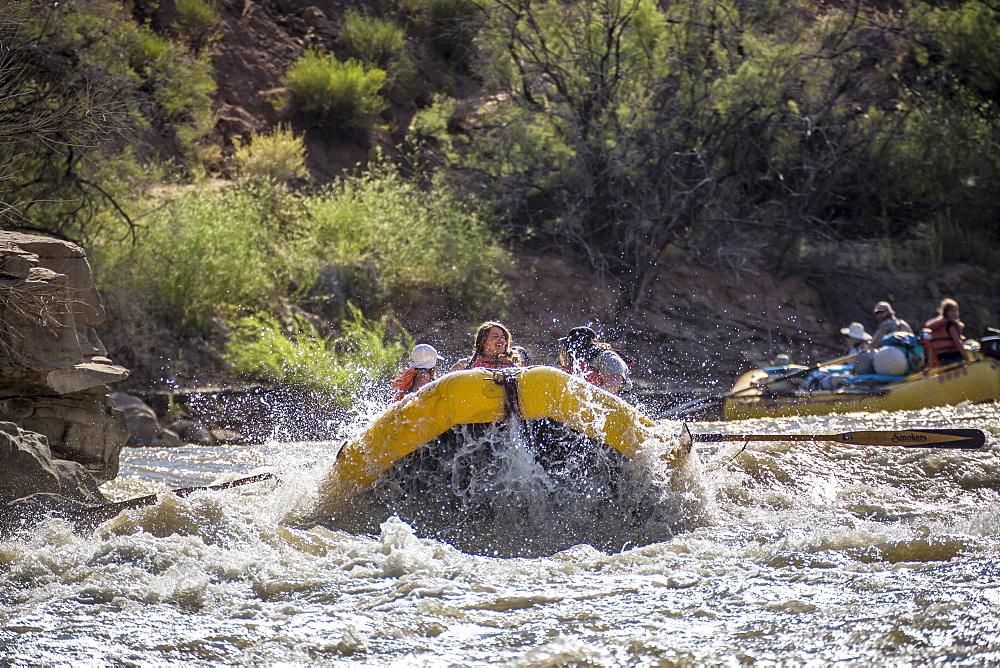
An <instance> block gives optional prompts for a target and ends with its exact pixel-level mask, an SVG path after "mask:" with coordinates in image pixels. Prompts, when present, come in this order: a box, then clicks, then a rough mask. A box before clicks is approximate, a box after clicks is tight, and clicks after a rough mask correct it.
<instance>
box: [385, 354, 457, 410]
mask: <svg viewBox="0 0 1000 668" xmlns="http://www.w3.org/2000/svg"><path fill="white" fill-rule="evenodd" d="M443 359H444V358H443V357H441V356H440V355H438V351H437V350H436V349H435V348H434V346H431V345H428V344H426V343H421V344H419V345H418V346H416V347H415V348H414V349H413V352H412V353H410V365H409V366H408V367H406V369H404V370H403V372H402V373H400V374H399V375H398V376H396V380H394V381H392V384H391V385H390V386H389V387H390V389H393V390H395V391H396V394H395V395H394V397H393V400H394V401H399V400H400V399H402V398H403V397H405V396H406V395H407V394H410V393H411V392H416V391H417V390H419V389H420V388H421V387H423V386H424V385H426V384H427V383H429V382H431V381H432V380H434V377H435V375H436V371H437V364H438V362H441V361H443Z"/></svg>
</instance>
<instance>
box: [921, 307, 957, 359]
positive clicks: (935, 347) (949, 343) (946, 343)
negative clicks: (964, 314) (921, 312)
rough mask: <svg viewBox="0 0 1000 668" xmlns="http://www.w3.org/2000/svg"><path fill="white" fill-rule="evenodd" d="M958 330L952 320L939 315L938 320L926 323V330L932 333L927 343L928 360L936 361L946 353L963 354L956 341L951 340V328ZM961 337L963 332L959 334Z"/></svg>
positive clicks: (934, 319)
mask: <svg viewBox="0 0 1000 668" xmlns="http://www.w3.org/2000/svg"><path fill="white" fill-rule="evenodd" d="M952 327H955V328H956V329H957V328H958V325H956V324H955V323H954V322H953V321H952V320H949V319H948V318H946V317H944V316H943V315H939V316H938V317H936V318H931V319H930V320H928V321H927V322H925V323H924V329H926V330H928V331H930V333H931V338H930V340H928V341H927V357H928V359H932V360H933V359H935V358H936V357H937V356H938V355H942V354H946V353H961V352H962V351H961V349H960V348H959V347H958V346H956V345H955V341H954V340H953V339H952V338H951V328H952ZM959 337H961V331H960V332H959Z"/></svg>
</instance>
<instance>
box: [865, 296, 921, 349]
mask: <svg viewBox="0 0 1000 668" xmlns="http://www.w3.org/2000/svg"><path fill="white" fill-rule="evenodd" d="M872 313H873V314H874V316H875V320H876V321H877V322H878V327H876V328H875V331H874V332H873V333H872V341H873V342H874V343H875V345H876V346H878V345H880V344H881V341H882V339H883V338H885V336H886V335H887V334H892V333H893V332H909V333H910V334H913V329H912V328H911V327H910V325H909V323H908V322H906V321H905V320H903V319H902V318H897V317H896V312H895V311H893V310H892V306H891V305H890V304H889V302H879V303H877V304H875V308H874V309H873V310H872Z"/></svg>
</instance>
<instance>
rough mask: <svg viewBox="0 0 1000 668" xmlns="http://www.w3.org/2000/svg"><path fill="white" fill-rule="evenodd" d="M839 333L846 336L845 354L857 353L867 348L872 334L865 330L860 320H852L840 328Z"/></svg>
mask: <svg viewBox="0 0 1000 668" xmlns="http://www.w3.org/2000/svg"><path fill="white" fill-rule="evenodd" d="M840 333H841V334H843V335H844V336H846V337H847V345H848V348H847V351H846V352H845V353H844V354H845V355H857V354H858V353H862V352H864V351H866V350H868V344H870V343H871V340H872V335H871V334H869V333H868V332H866V331H865V326H864V325H862V324H861V323H860V322H852V323H851V324H850V325H848V326H847V327H844V328H843V329H841V330H840Z"/></svg>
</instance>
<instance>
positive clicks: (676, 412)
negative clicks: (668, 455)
mask: <svg viewBox="0 0 1000 668" xmlns="http://www.w3.org/2000/svg"><path fill="white" fill-rule="evenodd" d="M855 357H857V355H844V356H843V357H835V358H834V359H832V360H827V361H825V362H819V363H817V364H813V365H812V366H807V367H805V368H802V369H798V370H797V371H790V372H789V373H786V374H782V375H780V376H775V377H774V378H770V379H768V380H766V381H764V382H763V383H754V384H753V385H751V386H750V387H745V388H743V389H741V390H730V391H729V392H723V393H722V394H711V395H708V396H707V397H698V398H697V399H691V400H690V401H686V402H684V403H683V404H680V405H679V406H674V407H673V408H669V409H667V410H666V411H665V412H664V413H663V417H667V418H674V417H685V416H687V415H690V414H691V413H695V412H697V411H699V410H703V409H707V408H708V407H709V404H716V403H720V404H721V402H723V401H725V400H726V399H728V398H729V397H736V396H739V395H741V394H745V393H747V392H750V391H752V390H757V389H760V388H762V387H767V386H768V385H771V384H773V383H779V382H781V381H783V380H788V379H789V378H795V377H796V376H801V375H802V374H804V373H809V372H810V371H818V370H819V369H822V368H823V367H827V366H833V365H834V364H845V363H847V362H850V361H851V360H853V359H854V358H855Z"/></svg>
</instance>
